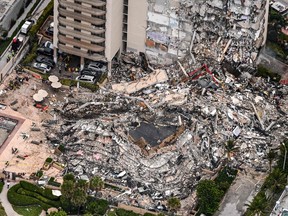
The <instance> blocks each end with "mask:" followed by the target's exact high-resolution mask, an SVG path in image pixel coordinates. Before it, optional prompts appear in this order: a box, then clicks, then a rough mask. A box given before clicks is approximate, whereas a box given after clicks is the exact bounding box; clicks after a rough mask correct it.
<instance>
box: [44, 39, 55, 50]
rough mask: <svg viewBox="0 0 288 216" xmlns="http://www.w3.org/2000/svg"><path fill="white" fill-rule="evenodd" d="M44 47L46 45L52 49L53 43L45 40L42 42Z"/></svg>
mask: <svg viewBox="0 0 288 216" xmlns="http://www.w3.org/2000/svg"><path fill="white" fill-rule="evenodd" d="M44 47H47V48H50V49H53V48H54V47H53V43H52V42H51V41H46V42H45V43H44Z"/></svg>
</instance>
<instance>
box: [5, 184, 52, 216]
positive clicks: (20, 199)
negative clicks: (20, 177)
mask: <svg viewBox="0 0 288 216" xmlns="http://www.w3.org/2000/svg"><path fill="white" fill-rule="evenodd" d="M20 188H21V185H20V184H16V185H14V186H12V187H11V188H10V189H9V191H8V193H7V198H8V201H9V202H10V203H11V204H12V205H16V206H28V205H40V206H41V207H42V208H43V209H44V210H48V209H49V208H51V207H52V206H50V205H48V204H46V203H43V202H41V201H40V200H38V199H35V198H33V197H29V196H25V195H22V194H18V193H17V192H18V190H19V189H20Z"/></svg>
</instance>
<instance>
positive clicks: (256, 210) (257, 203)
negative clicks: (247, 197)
mask: <svg viewBox="0 0 288 216" xmlns="http://www.w3.org/2000/svg"><path fill="white" fill-rule="evenodd" d="M259 193H260V194H259V195H257V196H256V197H255V198H254V199H253V201H252V202H251V203H250V204H246V206H248V209H247V212H246V213H245V215H246V216H255V215H259V216H260V215H264V211H265V209H266V207H267V199H266V196H265V193H264V192H259Z"/></svg>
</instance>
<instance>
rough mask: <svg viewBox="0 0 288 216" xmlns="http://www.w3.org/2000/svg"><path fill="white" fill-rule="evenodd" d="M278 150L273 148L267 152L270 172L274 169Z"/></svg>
mask: <svg viewBox="0 0 288 216" xmlns="http://www.w3.org/2000/svg"><path fill="white" fill-rule="evenodd" d="M276 155H277V154H276V152H275V151H273V150H269V152H268V153H267V159H268V161H269V170H270V173H271V171H272V162H273V161H274V159H275V158H276Z"/></svg>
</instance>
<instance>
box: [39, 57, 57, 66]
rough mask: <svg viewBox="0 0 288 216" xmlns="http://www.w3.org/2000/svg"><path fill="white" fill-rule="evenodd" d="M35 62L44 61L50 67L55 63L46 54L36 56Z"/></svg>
mask: <svg viewBox="0 0 288 216" xmlns="http://www.w3.org/2000/svg"><path fill="white" fill-rule="evenodd" d="M36 62H39V63H44V64H46V65H48V66H50V67H54V65H55V62H54V61H53V60H52V59H51V58H48V57H46V56H37V58H36Z"/></svg>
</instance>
